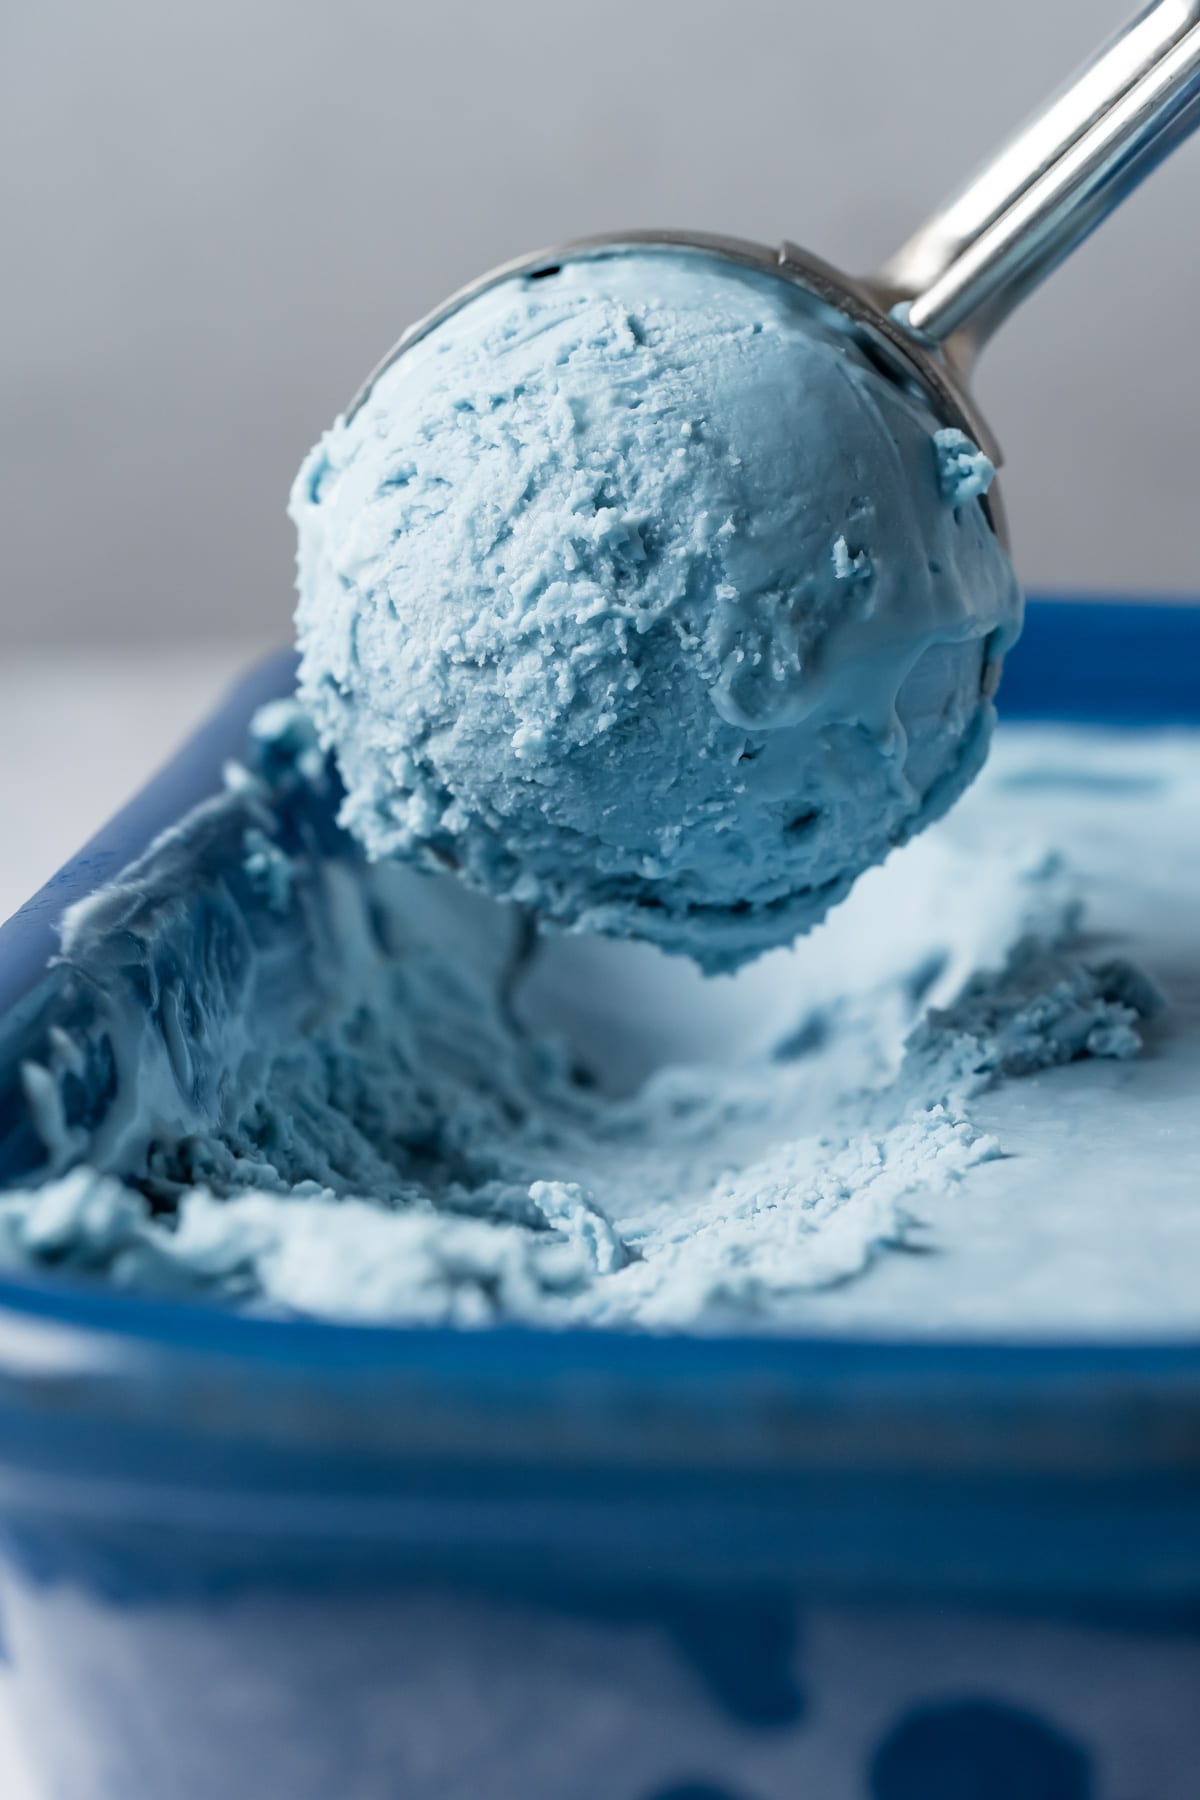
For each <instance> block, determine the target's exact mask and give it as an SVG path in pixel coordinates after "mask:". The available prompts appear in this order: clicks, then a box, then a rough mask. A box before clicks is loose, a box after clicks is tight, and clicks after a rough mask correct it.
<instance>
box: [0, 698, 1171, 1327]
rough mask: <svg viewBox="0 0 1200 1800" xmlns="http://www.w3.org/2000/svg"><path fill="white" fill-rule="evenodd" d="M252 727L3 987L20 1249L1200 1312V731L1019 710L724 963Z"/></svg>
mask: <svg viewBox="0 0 1200 1800" xmlns="http://www.w3.org/2000/svg"><path fill="white" fill-rule="evenodd" d="M248 760H249V763H250V765H251V766H250V767H249V768H248V769H246V770H243V771H242V772H241V773H236V772H235V775H234V779H233V781H232V785H231V787H230V791H229V792H228V793H227V794H226V795H225V796H224V797H223V798H221V799H219V800H216V801H214V802H212V803H210V804H209V805H207V806H205V807H203V808H201V809H199V810H198V811H197V812H196V813H194V814H192V815H191V816H190V817H188V818H187V819H186V820H184V821H182V822H181V824H180V826H179V827H178V828H177V829H176V830H175V831H174V832H172V833H171V834H169V835H168V836H167V837H166V838H164V839H162V840H161V841H160V842H159V843H158V844H157V845H156V846H155V847H153V849H152V850H151V851H150V852H149V853H148V854H147V856H146V857H145V859H144V860H143V861H142V862H141V863H140V864H139V865H137V866H135V867H134V868H132V869H130V870H129V871H127V872H126V875H125V876H124V877H123V878H122V880H121V881H119V882H118V883H116V884H115V885H114V886H112V887H110V888H107V889H105V890H103V891H101V892H100V893H98V894H97V895H96V896H94V897H93V898H92V899H91V900H89V901H86V902H84V903H83V904H82V905H81V906H80V907H79V908H77V909H76V910H75V912H74V913H73V914H72V915H71V916H70V917H69V919H68V922H67V926H66V930H65V941H64V954H63V959H62V961H61V962H60V963H59V964H57V965H56V966H55V967H54V968H53V969H52V970H51V971H50V972H49V973H48V975H47V977H46V979H45V982H44V983H43V985H42V988H41V989H40V990H39V991H38V992H37V993H35V994H34V995H33V996H31V998H30V1000H29V1001H28V1002H27V1003H26V1004H25V1005H24V1006H23V1007H22V1008H21V1009H20V1011H19V1013H18V1014H16V1015H14V1016H13V1017H11V1018H10V1019H9V1020H8V1021H6V1022H5V1023H4V1025H3V1028H2V1029H0V1189H3V1190H5V1191H3V1192H0V1260H2V1261H3V1263H5V1264H7V1265H8V1266H10V1267H13V1268H18V1269H31V1268H32V1269H39V1270H45V1269H49V1270H57V1271H67V1272H70V1273H73V1274H75V1275H78V1276H85V1277H90V1278H93V1279H96V1280H102V1281H106V1282H110V1283H113V1284H115V1285H117V1286H119V1287H123V1288H134V1289H141V1290H145V1291H149V1292H155V1293H160V1294H161V1293H166V1294H173V1295H178V1296H201V1297H203V1296H207V1297H211V1298H215V1299H218V1300H221V1301H224V1302H228V1303H232V1304H237V1305H241V1306H246V1307H250V1308H254V1309H257V1310H266V1311H268V1312H282V1313H285V1314H287V1313H301V1314H307V1315H312V1316H316V1317H319V1318H327V1319H357V1320H369V1321H378V1322H406V1323H412V1322H426V1323H441V1322H450V1323H455V1324H459V1325H472V1326H479V1325H486V1324H488V1323H491V1322H500V1321H522V1322H525V1323H529V1324H535V1325H548V1326H549V1325H566V1324H578V1325H593V1326H610V1327H626V1328H651V1329H688V1330H692V1329H695V1330H722V1329H736V1330H744V1329H768V1330H795V1329H802V1330H812V1329H820V1328H827V1329H855V1330H862V1329H869V1330H892V1331H906V1332H917V1333H920V1334H921V1335H928V1334H929V1333H936V1332H938V1331H940V1330H955V1331H1010V1332H1018V1333H1019V1332H1024V1331H1029V1330H1036V1331H1038V1332H1042V1333H1044V1332H1048V1331H1049V1332H1080V1331H1082V1332H1096V1331H1099V1332H1101V1333H1104V1334H1111V1333H1113V1332H1121V1331H1125V1332H1130V1331H1134V1332H1138V1331H1140V1332H1143V1333H1144V1332H1146V1331H1147V1330H1150V1331H1154V1332H1156V1333H1157V1332H1162V1331H1194V1330H1195V1328H1196V1324H1197V1320H1198V1312H1200V1308H1198V1303H1197V1299H1196V1292H1197V1289H1196V1271H1197V1269H1200V1206H1198V1205H1197V1203H1196V1196H1195V1181H1194V1170H1195V1166H1196V1159H1197V1157H1198V1156H1200V1115H1198V1113H1197V1108H1196V1105H1195V1094H1196V1088H1197V1082H1198V1081H1200V980H1198V979H1197V967H1198V963H1197V949H1196V941H1195V930H1194V918H1195V894H1196V892H1197V891H1198V890H1200V847H1198V846H1197V844H1196V841H1195V834H1194V832H1192V831H1191V830H1190V829H1189V821H1190V820H1191V819H1193V818H1194V817H1195V816H1197V809H1198V808H1200V734H1191V735H1181V736H1179V737H1176V738H1153V737H1145V738H1138V737H1134V736H1121V735H1118V734H1113V733H1096V732H1083V731H1072V730H1067V729H1055V730H1048V729H1043V730H1038V729H1031V728H1026V729H1024V730H1022V729H1016V730H1010V731H1009V732H1008V733H1007V734H1002V736H1001V741H1000V744H999V747H998V753H997V755H996V756H995V757H994V758H993V760H992V763H991V765H990V767H989V768H988V769H987V770H986V771H985V772H984V774H983V776H982V778H981V780H980V782H979V783H977V784H976V787H975V788H974V790H973V791H972V793H971V794H969V795H968V796H967V797H966V799H965V800H964V802H963V804H962V806H961V807H959V808H956V809H955V811H954V812H953V813H952V814H951V815H950V817H949V818H948V819H947V820H945V821H943V822H942V823H941V824H939V825H937V826H935V827H934V828H933V829H932V830H931V831H930V832H928V833H926V834H925V835H924V836H923V837H922V838H921V839H920V840H919V841H918V842H915V843H913V844H910V845H909V846H908V847H907V848H906V849H904V850H903V851H902V852H900V853H899V854H898V855H897V856H896V857H895V858H893V859H891V860H890V861H889V862H888V863H887V865H886V866H884V867H883V868H881V869H877V870H874V871H871V872H870V873H868V874H867V875H866V876H865V877H864V878H863V880H862V881H861V882H860V883H859V885H858V887H857V888H856V890H855V892H854V893H853V894H852V895H851V896H850V898H849V899H848V900H847V902H846V904H845V906H844V907H842V908H840V909H839V910H838V912H837V913H836V914H835V915H833V916H832V917H831V918H830V919H829V920H828V921H827V922H826V923H825V924H824V925H823V926H821V927H819V928H818V929H817V930H816V931H815V932H814V933H812V934H811V935H810V936H809V937H807V938H804V939H802V940H801V941H800V942H799V943H798V944H797V945H795V946H794V947H793V948H791V949H789V950H785V951H777V952H775V953H773V954H771V955H770V956H766V957H763V958H761V959H759V960H758V961H757V962H755V963H754V964H753V965H751V966H750V967H748V968H745V969H743V970H741V971H740V972H739V973H738V974H737V975H736V976H732V977H722V978H719V979H715V980H714V979H706V978H705V977H703V976H702V975H701V974H700V973H699V971H697V970H696V969H695V968H694V967H693V966H691V965H690V964H689V963H688V962H687V961H686V960H683V959H678V958H668V957H665V956H663V955H662V954H661V953H660V952H659V951H657V950H656V949H654V948H653V947H651V946H648V945H645V944H633V943H613V942H606V941H603V940H599V939H584V938H579V937H573V936H565V935H552V936H538V935H537V934H535V933H533V932H531V931H530V929H529V928H528V924H527V921H526V920H525V918H524V916H523V915H522V914H521V913H520V912H519V910H517V909H514V908H512V907H510V906H507V905H503V904H498V903H495V902H492V901H490V900H487V899H486V898H483V897H481V896H477V895H473V894H471V893H470V892H468V891H467V890H466V889H465V888H464V887H463V886H462V884H461V883H460V882H458V881H456V880H455V879H453V878H451V877H430V876H427V875H423V874H420V873H418V872H417V871H414V870H413V869H411V868H409V867H407V866H405V865H403V864H398V863H390V862H383V863H379V864H374V865H372V864H370V863H369V862H367V861H365V860H364V858H363V857H362V855H361V852H360V851H359V849H358V847H357V846H356V844H355V842H354V841H353V840H352V839H351V838H350V837H349V836H348V835H347V834H345V833H344V832H343V831H341V830H339V829H338V828H337V826H336V825H335V823H334V814H335V812H336V810H337V806H338V803H339V794H338V791H337V789H336V785H335V784H334V783H332V782H331V781H330V780H328V779H327V778H326V776H325V775H324V774H323V773H322V765H321V759H320V758H319V757H317V756H316V755H315V754H314V751H313V748H312V744H311V741H310V740H309V738H308V736H307V735H306V725H305V721H304V718H303V716H302V715H301V714H300V713H299V711H298V710H297V709H295V708H292V709H288V708H286V707H276V708H273V709H271V710H270V711H269V712H268V713H267V714H266V715H265V716H264V717H263V718H262V719H261V721H260V724H259V728H258V730H257V733H256V736H255V741H254V743H253V744H252V746H251V749H250V751H249V752H248ZM1085 908H1086V911H1085ZM1160 990H1161V994H1160ZM1161 995H1165V997H1166V1000H1167V1002H1168V1004H1167V1006H1166V1007H1165V1009H1163V1008H1162V1007H1161ZM917 1251H919V1252H922V1254H913V1252H917Z"/></svg>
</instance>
